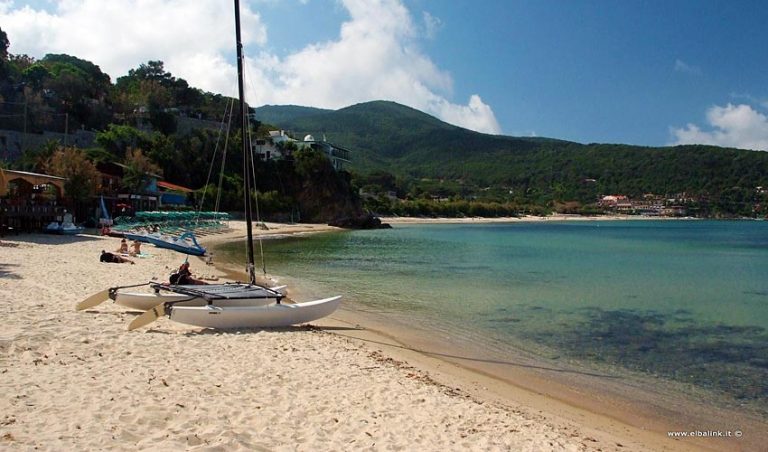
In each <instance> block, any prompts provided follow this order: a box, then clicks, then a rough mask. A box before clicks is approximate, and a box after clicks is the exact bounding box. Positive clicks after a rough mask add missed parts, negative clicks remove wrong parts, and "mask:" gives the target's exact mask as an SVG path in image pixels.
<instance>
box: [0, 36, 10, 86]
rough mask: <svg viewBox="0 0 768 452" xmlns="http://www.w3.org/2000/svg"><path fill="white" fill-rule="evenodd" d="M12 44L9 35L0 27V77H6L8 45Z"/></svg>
mask: <svg viewBox="0 0 768 452" xmlns="http://www.w3.org/2000/svg"><path fill="white" fill-rule="evenodd" d="M10 45H11V43H10V42H9V41H8V35H7V34H5V32H4V31H3V29H2V28H0V77H5V76H6V73H7V65H8V47H9V46H10Z"/></svg>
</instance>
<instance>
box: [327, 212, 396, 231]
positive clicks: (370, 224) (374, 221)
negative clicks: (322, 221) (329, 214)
mask: <svg viewBox="0 0 768 452" xmlns="http://www.w3.org/2000/svg"><path fill="white" fill-rule="evenodd" d="M328 225H329V226H336V227H338V228H347V229H389V228H391V227H392V226H390V225H389V224H387V223H382V222H381V219H379V218H378V217H374V216H373V215H371V214H363V215H358V216H354V217H342V218H337V219H335V220H333V221H331V222H330V223H328Z"/></svg>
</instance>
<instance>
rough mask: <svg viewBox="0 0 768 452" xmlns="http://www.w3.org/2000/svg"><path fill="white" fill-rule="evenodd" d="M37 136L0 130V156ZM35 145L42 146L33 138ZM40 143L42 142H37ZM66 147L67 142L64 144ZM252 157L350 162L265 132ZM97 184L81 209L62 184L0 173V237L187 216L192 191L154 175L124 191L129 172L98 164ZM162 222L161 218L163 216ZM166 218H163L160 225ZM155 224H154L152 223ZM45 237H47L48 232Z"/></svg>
mask: <svg viewBox="0 0 768 452" xmlns="http://www.w3.org/2000/svg"><path fill="white" fill-rule="evenodd" d="M36 135H37V134H21V133H20V132H16V131H7V130H0V146H2V147H1V148H0V156H7V157H13V156H16V157H18V156H19V155H20V154H21V149H22V146H24V142H25V141H26V145H27V146H29V145H32V144H34V143H33V141H34V140H33V139H30V137H33V138H34V137H36ZM59 135H60V134H50V133H49V134H44V137H45V139H47V140H55V141H59V140H61V142H66V141H65V140H64V139H63V138H64V137H61V136H59ZM92 135H93V134H91V136H89V135H88V134H87V133H82V131H81V133H79V134H77V140H75V142H74V144H75V145H76V146H78V147H81V146H82V147H87V146H89V145H91V144H92V143H93V136H92ZM37 140H38V141H40V143H38V144H39V145H40V144H43V143H44V142H45V140H43V138H41V137H37ZM41 140H42V141H41ZM70 143H72V141H71V140H70ZM252 147H253V154H254V155H255V156H256V158H259V159H261V160H278V159H283V158H289V157H290V155H291V152H292V151H294V150H297V149H300V148H304V147H310V148H312V149H316V150H319V151H321V152H323V153H324V154H325V155H326V156H327V157H328V159H329V160H330V162H331V164H332V165H333V167H334V168H335V169H336V170H341V169H342V168H344V165H345V164H346V163H349V161H350V151H349V150H347V149H345V148H343V147H340V146H338V145H334V144H332V143H329V142H328V141H326V140H325V139H323V140H315V138H314V137H313V136H312V135H307V136H306V137H304V139H303V140H296V139H293V138H291V137H290V136H289V135H288V134H287V133H286V132H285V131H284V130H276V131H270V132H269V137H268V138H267V139H260V140H255V141H254V142H253V144H252ZM96 168H97V170H98V171H99V174H100V181H99V184H98V188H97V191H96V193H95V195H94V196H93V197H92V198H91V199H90V201H89V202H86V203H78V205H75V206H68V205H65V199H66V193H65V189H64V186H65V181H66V179H65V178H63V177H60V176H58V175H53V174H40V173H33V172H27V171H15V170H10V169H2V168H0V236H2V235H4V234H11V233H19V232H42V231H46V230H49V229H54V228H52V227H51V228H49V226H52V225H54V224H57V225H58V226H59V227H60V226H62V225H64V224H65V223H67V221H71V222H73V223H74V224H75V225H77V226H78V227H82V226H85V227H91V228H95V227H103V226H112V225H113V222H114V221H115V219H117V221H118V222H121V221H122V222H123V223H126V222H128V223H130V222H131V221H134V218H135V216H136V214H137V213H139V212H179V211H189V210H190V209H192V208H193V207H194V206H195V204H196V199H195V195H196V193H195V190H194V189H192V188H189V187H183V186H180V185H177V184H172V183H170V182H166V181H165V180H163V177H162V176H160V175H157V174H152V173H145V174H144V177H143V183H142V184H141V188H140V189H139V190H129V189H127V188H126V187H125V184H123V179H124V178H125V177H126V173H127V172H128V171H129V168H128V167H127V166H126V165H124V164H121V163H116V162H99V163H97V164H96ZM166 216H167V215H166ZM168 219H169V218H166V219H165V220H166V222H167V221H168ZM155 220H157V218H155ZM49 232H50V231H49Z"/></svg>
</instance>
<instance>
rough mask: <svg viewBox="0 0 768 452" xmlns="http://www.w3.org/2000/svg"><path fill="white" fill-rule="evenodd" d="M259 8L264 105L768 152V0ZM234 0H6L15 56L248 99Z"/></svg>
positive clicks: (257, 79) (254, 0)
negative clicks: (386, 109)
mask: <svg viewBox="0 0 768 452" xmlns="http://www.w3.org/2000/svg"><path fill="white" fill-rule="evenodd" d="M241 2H242V9H243V23H244V27H245V28H246V30H247V31H248V33H247V36H246V49H247V53H248V56H249V58H248V71H249V79H250V80H251V82H250V83H251V84H250V87H251V89H250V94H249V99H251V103H252V104H254V105H257V104H263V103H270V104H287V103H290V104H300V105H310V106H317V107H323V108H340V107H343V106H347V105H350V104H354V103H357V102H363V101H367V100H375V99H387V100H394V101H397V102H400V103H403V104H406V105H410V106H412V107H414V108H418V109H420V110H422V111H425V112H427V113H430V114H432V115H434V116H437V117H439V118H441V119H443V120H445V121H447V122H450V123H453V124H457V125H461V126H464V127H467V128H471V129H474V130H479V131H484V132H489V133H502V134H505V135H536V136H547V137H553V138H561V139H567V140H573V141H578V142H582V143H590V142H608V143H629V144H638V145H649V146H660V145H667V144H675V143H710V144H719V145H724V146H735V147H743V148H747V149H760V150H768V118H766V115H768V52H766V50H765V47H766V43H768V26H766V25H768V3H766V2H760V1H746V0H733V1H706V0H696V1H693V0H690V1H689V0H666V1H661V0H659V1H632V0H620V1H613V0H610V1H609V0H604V1H577V0H568V1H566V0H558V1H555V0H531V1H514V0H506V1H505V0H477V1H467V0H455V1H446V0H251V1H249V0H241ZM107 5H109V6H107ZM231 8H232V6H231V1H229V0H196V1H195V2H185V1H182V0H110V1H109V2H103V1H97V0H68V1H67V2H57V1H49V0H38V1H26V2H21V1H9V0H5V1H3V0H0V27H1V28H2V29H3V30H4V31H6V32H7V33H8V35H9V39H10V41H11V48H10V51H11V53H27V54H29V55H31V56H35V57H38V58H41V57H42V56H44V55H45V54H46V53H69V54H72V55H76V56H79V57H82V58H86V59H89V60H91V61H93V62H94V63H96V64H99V65H100V66H101V67H102V69H103V70H105V71H106V72H108V73H109V74H110V75H111V76H112V77H113V79H114V78H116V77H118V76H121V75H124V74H125V73H126V72H127V70H128V69H130V68H134V67H137V66H138V65H139V64H141V63H142V62H146V61H147V60H149V59H160V60H163V61H164V62H165V63H166V69H168V70H169V71H171V72H172V73H173V74H174V75H176V76H179V77H183V78H185V79H186V80H188V81H189V82H190V83H191V84H192V85H193V86H199V87H201V88H203V89H206V90H209V91H214V92H222V93H224V94H231V93H232V92H233V91H231V90H232V86H233V83H234V82H233V71H234V64H233V58H232V44H231V40H232V36H231V35H232V31H231V27H232V25H231V23H232V22H231ZM181 10H183V11H185V13H184V14H183V15H182V14H180V13H179V11H181ZM88 24H91V25H88ZM92 24H97V25H95V26H94V25H92ZM254 99H255V100H254Z"/></svg>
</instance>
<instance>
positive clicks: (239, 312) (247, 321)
mask: <svg viewBox="0 0 768 452" xmlns="http://www.w3.org/2000/svg"><path fill="white" fill-rule="evenodd" d="M234 4H235V37H236V49H237V78H238V80H237V81H238V94H239V100H240V117H241V119H242V124H241V142H242V146H243V149H242V150H243V171H244V176H245V177H244V180H245V193H246V196H245V216H246V218H245V222H246V231H247V242H246V248H247V269H248V276H249V282H248V283H239V282H238V283H226V284H211V285H174V284H161V283H156V282H149V283H144V284H138V285H134V286H128V287H113V288H109V289H106V290H104V291H101V292H99V293H97V294H94V295H92V296H90V297H88V298H86V299H85V300H83V301H81V302H80V303H78V304H77V309H78V310H83V309H87V308H90V307H93V306H96V305H98V304H100V303H102V302H104V301H106V300H107V299H112V300H114V301H115V302H116V303H117V304H119V305H122V306H125V307H129V308H133V309H139V310H145V311H146V312H144V313H143V314H141V315H139V316H138V317H136V318H135V319H133V321H131V323H130V325H129V326H128V329H129V330H133V329H136V328H140V327H142V326H144V325H147V324H149V323H151V322H153V321H155V320H156V319H158V318H159V317H162V316H168V318H170V319H171V320H173V321H175V322H179V323H184V324H188V325H194V326H199V327H208V328H223V329H237V328H272V327H284V326H290V325H297V324H301V323H307V322H312V321H314V320H317V319H320V318H323V317H326V316H328V315H330V314H331V313H333V312H334V311H335V310H336V309H337V308H338V307H339V304H340V303H341V296H334V297H330V298H323V299H320V300H314V301H308V302H304V303H283V298H284V297H285V295H284V293H283V290H284V288H285V286H279V287H265V286H262V285H259V284H256V270H255V269H256V266H255V263H254V262H255V260H254V252H253V226H252V222H253V216H252V211H253V210H252V207H253V206H252V201H251V196H250V193H251V190H252V184H251V177H250V175H249V169H250V168H251V164H252V161H253V156H252V155H251V147H250V146H249V145H248V143H249V142H248V135H247V128H248V122H247V118H248V116H247V107H246V103H245V92H244V82H243V53H242V42H241V38H240V2H239V0H234ZM139 286H150V287H151V288H152V289H153V290H154V293H150V294H148V293H135V292H125V291H123V290H124V289H132V288H136V287H139Z"/></svg>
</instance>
